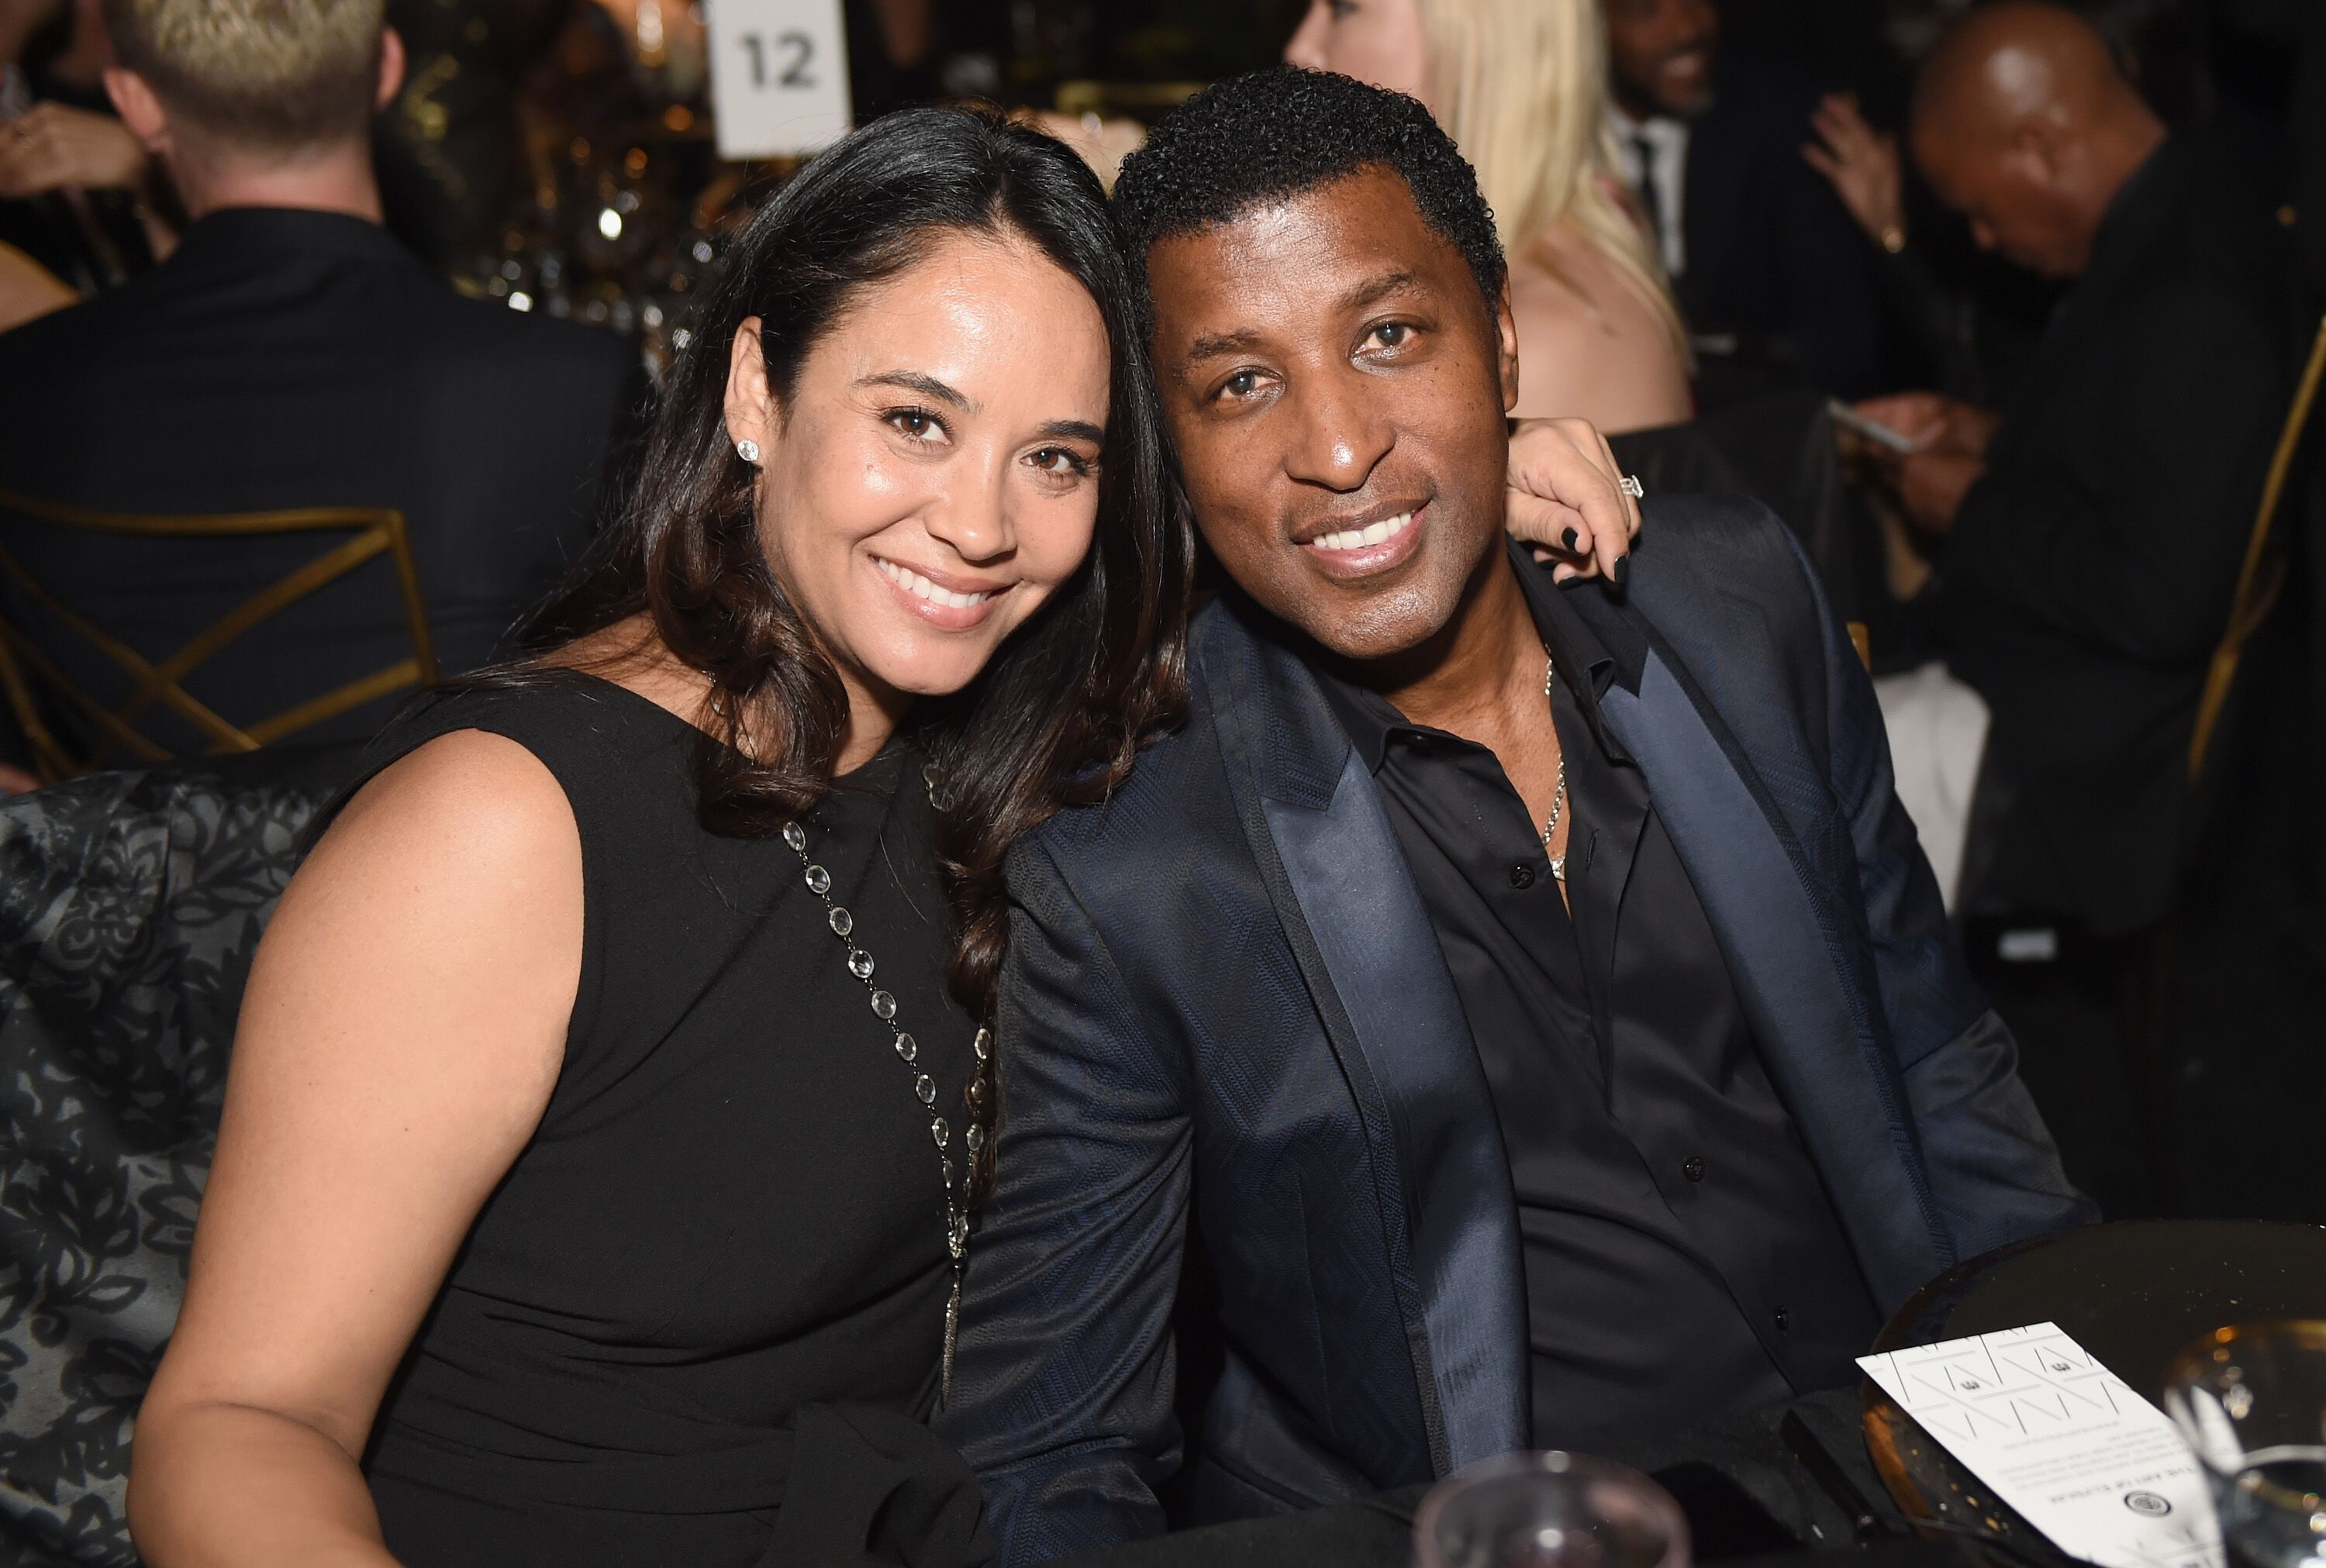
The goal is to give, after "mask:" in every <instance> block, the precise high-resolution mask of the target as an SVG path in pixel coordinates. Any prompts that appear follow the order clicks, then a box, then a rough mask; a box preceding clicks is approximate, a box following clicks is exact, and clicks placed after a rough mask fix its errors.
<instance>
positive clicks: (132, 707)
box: [0, 491, 436, 783]
mask: <svg viewBox="0 0 2326 1568" xmlns="http://www.w3.org/2000/svg"><path fill="white" fill-rule="evenodd" d="M0 517H11V518H15V519H19V520H21V521H23V522H24V523H27V524H33V525H36V526H46V527H54V528H69V529H78V530H80V531H83V532H87V533H114V534H121V535H125V536H128V537H133V538H144V539H164V538H167V539H216V540H228V539H245V538H249V537H251V536H253V535H256V534H282V533H320V534H344V535H346V537H345V539H344V540H342V541H341V542H340V543H336V544H333V545H332V546H331V547H330V549H328V550H326V551H325V552H323V553H321V555H318V556H316V557H314V558H313V559H312V560H311V561H307V562H306V563H305V564H303V565H302V566H299V567H297V568H295V569H293V571H290V572H288V573H286V574H284V576H283V577H281V578H279V579H277V580H275V581H274V582H272V583H270V584H268V585H267V586H266V587H265V588H264V589H260V590H259V591H258V592H256V593H255V594H252V595H251V596H250V597H249V598H246V599H244V600H243V601H242V602H241V603H240V604H238V605H237V606H235V607H234V608H232V609H230V610H228V612H227V613H226V614H225V615H223V616H221V617H219V619H218V620H217V621H215V622H213V623H212V624H211V625H210V626H208V627H206V628H204V629H203V630H202V631H200V632H199V633H197V634H196V635H195V636H192V637H191V638H190V639H188V640H187V641H186V642H185V644H183V645H181V646H180V647H179V648H178V649H177V650H176V651H174V652H172V653H170V654H165V655H163V657H162V658H160V659H159V660H153V659H148V658H146V657H145V656H144V654H140V653H138V652H137V651H136V650H135V649H134V648H132V647H131V646H130V645H128V644H127V643H126V642H124V641H123V640H122V639H121V637H120V636H117V635H116V634H115V633H114V632H112V631H108V630H107V629H106V628H105V627H103V626H98V625H97V624H95V623H94V622H92V621H90V620H89V619H88V617H85V616H83V615H81V614H79V612H77V611H75V610H74V609H72V608H70V606H68V605H66V604H65V603H64V602H63V601H62V600H61V599H60V598H58V597H57V595H56V593H55V592H54V591H53V590H52V589H51V588H50V587H49V586H48V585H46V584H43V583H42V582H41V581H39V580H37V579H36V578H35V577H34V576H33V573H32V572H30V571H27V570H26V569H25V568H24V566H23V564H22V563H21V562H20V561H18V560H17V559H16V556H15V554H14V552H12V551H9V550H7V549H6V548H5V547H0V585H5V587H6V588H7V589H10V590H12V591H13V592H14V594H16V595H18V596H21V598H22V599H23V602H25V603H27V604H29V605H34V606H37V607H39V608H40V609H41V610H42V612H43V614H44V615H45V616H46V617H48V618H49V619H50V620H51V622H53V623H54V624H55V625H57V626H60V627H62V628H64V629H65V630H67V631H69V632H70V634H72V635H73V636H78V637H79V638H80V639H81V640H82V641H83V642H85V643H87V644H88V645H89V646H90V647H91V648H93V649H94V650H96V652H97V653H98V654H99V655H101V656H102V657H103V658H104V659H105V660H106V661H107V662H108V663H112V664H114V665H116V666H117V667H118V668H119V669H120V670H121V672H122V673H124V674H126V676H128V678H129V680H130V682H131V686H130V691H129V693H128V695H127V696H126V697H124V698H122V699H120V700H117V701H115V702H113V703H110V704H108V703H107V702H105V701H103V700H100V699H98V697H97V696H95V695H93V694H92V693H91V692H89V691H88V690H87V689H86V688H85V687H83V686H82V685H81V684H80V683H79V682H76V681H75V680H74V679H73V678H72V677H71V676H70V675H69V674H68V673H66V672H65V670H64V669H63V668H62V667H61V665H60V663H59V662H58V661H57V660H56V659H55V658H54V657H53V656H51V654H50V653H49V652H47V651H46V650H44V649H42V647H41V646H40V645H37V644H36V643H34V642H33V639H32V638H31V637H30V636H27V635H26V634H25V632H24V631H23V628H22V627H21V626H17V625H16V624H15V623H14V620H12V619H11V618H10V617H8V615H7V614H6V613H5V609H0V689H5V692H6V695H7V700H8V705H9V708H10V709H11V710H13V711H14V714H15V718H16V722H17V723H18V724H19V725H20V726H22V727H23V732H24V738H25V739H26V740H27V741H28V742H30V744H31V746H32V748H33V768H34V771H35V772H36V773H38V774H39V775H41V777H42V780H43V781H44V782H49V783H53V782H55V781H56V780H58V779H60V778H68V777H70V776H72V775H75V774H79V773H87V772H88V771H89V770H91V769H93V768H98V767H103V766H106V765H108V764H109V763H111V762H114V761H116V760H117V759H124V758H130V759H136V760H142V761H147V762H161V761H166V760H168V759H169V758H170V757H171V756H172V752H171V751H170V750H169V749H168V748H167V747H164V746H163V745H162V744H161V743H160V742H159V741H157V740H155V739H154V738H153V736H152V735H150V734H148V733H147V732H146V731H145V730H144V729H142V728H139V725H138V721H139V719H141V718H144V716H146V715H148V714H150V713H152V712H153V711H154V710H156V709H157V708H159V709H163V710H167V711H169V712H170V713H172V714H173V715H175V716H176V717H177V718H178V719H181V720H182V721H183V722H184V723H186V724H188V725H190V726H191V727H192V728H194V729H195V730H197V731H198V732H200V735H201V736H202V737H203V738H204V740H205V741H206V742H207V747H206V749H207V750H209V751H210V752H231V751H256V750H257V749H258V748H259V747H262V746H267V745H271V744H273V743H274V742H275V741H279V740H283V739H284V738H288V737H290V736H293V735H295V734H297V733H298V732H299V731H301V730H302V729H306V728H311V727H312V726H314V725H317V724H321V723H323V722H324V721H325V720H327V719H335V718H337V717H339V716H340V714H342V713H346V712H348V711H349V710H353V709H356V708H359V707H361V706H363V705H364V704H365V703H367V702H370V701H373V700H377V699H378V698H381V697H385V696H386V695H388V694H389V693H391V692H395V691H403V690H405V688H412V689H414V690H417V689H420V688H422V687H425V686H430V685H433V684H434V683H435V680H436V655H435V651H434V649H433V645H431V643H430V641H429V636H428V616H427V608H426V606H425V604H424V603H423V600H422V598H421V593H420V578H419V574H418V572H417V571H415V570H414V567H413V561H412V543H411V539H410V537H409V535H408V533H407V531H406V530H405V524H404V515H403V514H402V513H400V512H395V511H390V510H387V509H386V508H381V507H367V506H315V507H300V508H296V509H293V510H289V511H280V512H226V513H216V514H211V515H144V514H137V513H126V512H91V511H87V510H84V509H82V508H80V507H77V506H56V505H54V504H52V503H50V502H46V501H36V500H33V499H32V498H30V497H28V496H14V495H9V494H7V493H6V492H5V491H0ZM383 555H385V556H386V557H387V558H388V564H389V566H390V567H391V568H392V570H393V571H395V581H396V589H397V595H398V598H399V601H400V603H401V606H402V608H403V612H404V619H405V630H406V632H407V633H408V634H409V636H410V641H411V652H410V654H408V655H407V656H405V658H402V659H399V660H397V661H396V662H395V663H391V664H388V665H386V666H385V667H384V668H381V669H378V670H375V671H373V672H371V673H369V674H366V675H361V676H358V677H357V678H356V679H354V680H352V681H348V682H342V683H341V684H340V685H337V686H334V687H332V688H330V690H329V691H320V692H317V693H316V694H315V695H313V696H312V697H309V698H306V699H304V700H302V701H299V702H295V703H293V704H292V705H291V706H290V707H288V708H285V709H283V710H281V711H279V712H275V713H270V714H266V715H265V716H263V717H259V718H256V719H238V720H237V719H227V718H225V717H223V716H221V715H220V714H219V713H218V712H216V711H215V710H212V709H211V708H210V707H209V704H207V703H205V702H203V701H202V700H200V699H199V698H197V697H195V696H194V695H193V694H192V693H191V692H189V691H187V690H186V688H185V686H184V684H183V682H184V681H185V679H186V677H187V676H188V675H190V674H191V673H193V671H195V670H196V669H198V668H199V667H200V665H201V664H203V663H205V662H207V661H208V660H209V659H210V658H212V657H214V656H215V655H216V654H218V653H219V651H220V650H221V649H223V648H225V647H226V646H227V645H228V644H230V643H232V642H233V641H234V640H235V639H236V638H237V637H239V636H242V635H243V634H244V633H246V632H248V631H249V630H251V629H252V628H253V627H255V626H258V625H259V624H261V623H262V622H264V621H265V620H267V619H268V618H269V617H274V616H276V615H280V614H281V613H282V612H283V611H284V610H285V609H287V608H290V607H291V606H292V605H294V604H296V603H298V602H299V601H300V600H301V599H302V598H306V597H307V596H308V595H310V594H312V593H314V592H315V591H317V590H318V589H321V588H323V587H325V586H326V585H328V584H330V583H333V582H336V581H338V580H340V578H343V577H345V576H347V575H348V574H349V572H351V571H355V570H356V569H357V568H358V567H359V566H361V565H363V564H364V563H365V562H366V561H371V560H373V559H375V558H377V557H379V556H383ZM43 693H45V694H46V695H48V696H49V697H50V698H51V700H53V701H54V703H55V704H56V705H57V707H56V708H54V709H52V708H51V707H49V706H47V705H45V704H44V703H43V702H42V695H43ZM58 710H69V711H70V712H71V713H72V714H73V715H74V716H75V717H76V719H78V720H79V722H80V723H81V725H82V726H83V727H84V728H86V729H87V731H88V734H89V737H90V739H89V741H88V746H87V747H85V748H83V749H79V750H76V749H75V748H74V747H72V746H70V744H68V743H67V741H66V740H65V739H64V738H62V737H60V735H59V734H58V733H57V731H56V728H55V727H54V726H53V725H51V723H50V722H49V715H50V713H51V712H53V711H58Z"/></svg>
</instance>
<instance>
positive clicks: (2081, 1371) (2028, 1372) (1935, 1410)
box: [1857, 1323, 2225, 1568]
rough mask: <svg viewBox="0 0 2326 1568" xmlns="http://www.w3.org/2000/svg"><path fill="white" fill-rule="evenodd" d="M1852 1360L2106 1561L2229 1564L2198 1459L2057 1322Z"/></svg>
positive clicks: (1934, 1432) (2156, 1566)
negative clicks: (2058, 1325)
mask: <svg viewBox="0 0 2326 1568" xmlns="http://www.w3.org/2000/svg"><path fill="white" fill-rule="evenodd" d="M1857 1364H1858V1365H1859V1366H1860V1367H1862V1368H1864V1369H1865V1374H1866V1376H1867V1377H1869V1378H1873V1379H1874V1380H1875V1382H1876V1383H1878V1384H1880V1385H1881V1386H1882V1390H1883V1392H1884V1393H1885V1394H1887V1395H1889V1396H1890V1397H1891V1398H1893V1399H1894V1400H1896V1401H1897V1402H1898V1406H1899V1407H1900V1408H1901V1409H1903V1410H1904V1411H1905V1412H1906V1414H1907V1415H1911V1416H1912V1417H1913V1418H1914V1419H1915V1420H1916V1421H1918V1422H1920V1423H1921V1425H1922V1426H1923V1428H1924V1429H1925V1430H1926V1431H1928V1432H1929V1433H1930V1434H1931V1436H1932V1437H1934V1438H1936V1439H1938V1441H1939V1442H1940V1443H1942V1444H1944V1445H1945V1447H1946V1450H1947V1452H1949V1453H1951V1454H1952V1455H1954V1457H1955V1458H1956V1459H1958V1460H1959V1461H1962V1462H1963V1464H1964V1465H1966V1466H1967V1467H1968V1469H1969V1470H1970V1471H1971V1472H1972V1473H1973V1474H1975V1475H1977V1477H1978V1478H1979V1480H1982V1481H1985V1482H1986V1484H1987V1485H1988V1486H1989V1487H1991V1488H1993V1489H1994V1491H1995V1495H1996V1497H1999V1498H2002V1499H2003V1500H2004V1501H2005V1502H2006V1503H2008V1504H2010V1505H2011V1506H2012V1507H2013V1508H2016V1509H2017V1510H2018V1511H2019V1513H2020V1515H2021V1517H2024V1518H2025V1519H2026V1521H2027V1522H2028V1523H2029V1524H2031V1525H2033V1526H2035V1527H2036V1528H2037V1529H2039V1530H2041V1531H2042V1532H2043V1534H2045V1535H2046V1536H2050V1537H2051V1538H2052V1543H2053V1544H2054V1545H2057V1546H2058V1547H2059V1548H2060V1549H2061V1551H2063V1552H2065V1553H2067V1554H2069V1555H2070V1556H2072V1557H2080V1558H2082V1559H2083V1560H2084V1561H2086V1562H2088V1563H2099V1564H2101V1568H2225V1560H2224V1558H2225V1554H2224V1553H2223V1552H2222V1549H2221V1533H2220V1527H2219V1525H2218V1524H2216V1523H2215V1521H2214V1518H2213V1503H2212V1498H2211V1495H2210V1492H2209V1490H2208V1488H2207V1483H2206V1480H2205V1475H2204V1472H2203V1471H2201V1470H2200V1469H2199V1468H2198V1464H2197V1460H2196V1456H2195V1455H2194V1454H2192V1453H2191V1452H2189V1445H2188V1444H2187V1443H2184V1442H2182V1438H2181V1433H2180V1431H2179V1429H2178V1428H2176V1427H2175V1426H2174V1425H2173V1424H2172V1422H2171V1421H2169V1420H2168V1419H2166V1418H2165V1415H2164V1414H2163V1412H2162V1411H2160V1410H2158V1409H2157V1408H2156V1406H2154V1405H2151V1404H2150V1403H2149V1402H2148V1401H2147V1400H2145V1399H2143V1398H2142V1397H2141V1396H2139V1395H2137V1394H2135V1393H2134V1392H2133V1391H2132V1390H2131V1389H2130V1388H2129V1387H2126V1385H2125V1382H2124V1380H2123V1379H2122V1378H2118V1377H2117V1375H2116V1374H2115V1373H2113V1372H2111V1371H2109V1370H2108V1369H2107V1368H2106V1367H2104V1366H2102V1365H2100V1363H2099V1362H2098V1360H2097V1359H2094V1358H2093V1356H2092V1355H2091V1353H2090V1352H2089V1351H2088V1350H2085V1349H2084V1348H2083V1347H2082V1346H2081V1345H2079V1344H2078V1343H2076V1341H2074V1340H2073V1339H2071V1338H2070V1337H2069V1336H2068V1335H2067V1334H2065V1333H2063V1332H2061V1330H2060V1329H2059V1328H2058V1327H2057V1326H2056V1325H2055V1324H2052V1323H2035V1324H2033V1325H2031V1326H2030V1327H2027V1328H2024V1329H2006V1330H2005V1331H2002V1332H2000V1333H1994V1334H1977V1335H1974V1336H1973V1337H1971V1338H1969V1339H1963V1340H1949V1341H1945V1342H1943V1343H1941V1344H1936V1345H1923V1346H1921V1347H1919V1348H1917V1349H1915V1350H1896V1351H1893V1352H1891V1353H1890V1354H1888V1355H1881V1356H1863V1357H1860V1358H1859V1359H1858V1362H1857Z"/></svg>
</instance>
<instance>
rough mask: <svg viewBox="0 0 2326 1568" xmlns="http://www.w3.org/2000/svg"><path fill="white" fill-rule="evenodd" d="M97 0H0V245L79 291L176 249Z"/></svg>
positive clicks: (117, 280)
mask: <svg viewBox="0 0 2326 1568" xmlns="http://www.w3.org/2000/svg"><path fill="white" fill-rule="evenodd" d="M112 63H113V49H112V45H111V43H110V42H108V41H107V37H106V33H105V26H104V22H103V18H102V17H101V16H100V14H99V12H98V0H0V244H7V245H12V246H15V247H16V248H17V249H19V250H22V251H23V252H24V253H25V254H26V255H29V256H31V257H32V259H33V260H34V261H35V262H37V263H39V264H41V265H42V267H43V268H45V269H46V270H47V271H48V272H50V273H51V274H54V275H55V276H56V277H58V278H59V279H60V280H62V281H63V282H64V283H66V284H67V285H69V286H70V287H71V288H72V289H74V290H75V291H76V292H79V293H82V294H91V293H95V292H98V290H100V289H107V288H114V287H117V286H119V285H120V284H122V283H126V282H127V281H128V280H129V279H130V278H132V277H135V276H136V275H137V274H139V273H142V272H144V270H145V269H146V268H148V267H150V266H152V265H153V264H154V260H155V258H156V257H157V256H160V255H166V254H167V253H168V250H169V247H170V246H171V245H172V243H173V242H174V240H175V237H176V230H177V215H176V213H175V212H174V210H173V208H172V201H171V199H170V197H169V195H168V188H167V182H166V181H163V180H161V179H159V178H158V177H157V171H155V170H154V168H153V166H152V163H151V162H150V161H149V160H148V159H147V157H146V154H145V149H144V146H142V145H141V144H139V143H138V140H137V138H136V137H135V135H131V134H130V132H129V130H128V128H127V127H126V126H125V125H122V123H121V122H120V120H119V119H117V118H116V117H115V116H114V114H113V109H112V106H111V105H110V104H108V103H107V101H106V96H105V88H104V84H103V81H102V76H103V73H104V71H105V69H106V67H107V66H108V65H110V64H112Z"/></svg>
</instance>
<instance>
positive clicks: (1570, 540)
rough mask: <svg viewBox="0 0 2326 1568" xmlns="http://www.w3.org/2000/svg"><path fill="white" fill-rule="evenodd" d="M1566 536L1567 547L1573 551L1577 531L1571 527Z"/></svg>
mask: <svg viewBox="0 0 2326 1568" xmlns="http://www.w3.org/2000/svg"><path fill="white" fill-rule="evenodd" d="M1565 537H1566V540H1567V548H1568V551H1569V552H1572V551H1573V550H1574V549H1575V542H1576V540H1577V537H1578V535H1577V533H1576V532H1575V530H1574V529H1572V528H1569V529H1568V531H1567V533H1566V535H1565Z"/></svg>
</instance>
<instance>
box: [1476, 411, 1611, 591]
mask: <svg viewBox="0 0 2326 1568" xmlns="http://www.w3.org/2000/svg"><path fill="white" fill-rule="evenodd" d="M1623 478H1624V470H1623V469H1622V467H1621V466H1620V465H1619V464H1617V462H1616V461H1615V454H1614V452H1613V451H1612V450H1609V448H1608V446H1607V440H1606V438H1605V436H1603V435H1601V434H1600V433H1599V431H1598V429H1597V427H1596V426H1594V425H1593V424H1592V423H1591V422H1590V421H1589V420H1584V419H1524V420H1521V421H1519V422H1518V423H1517V425H1516V427H1515V428H1514V429H1513V430H1512V432H1511V459H1510V477H1509V479H1508V481H1507V484H1508V489H1507V492H1506V494H1505V496H1504V512H1503V522H1504V524H1505V525H1506V526H1507V527H1508V528H1509V529H1510V532H1511V536H1512V538H1514V539H1516V540H1518V541H1519V542H1520V543H1523V544H1531V545H1533V546H1534V547H1535V552H1534V558H1535V559H1536V560H1537V561H1556V562H1557V563H1558V564H1557V565H1556V566H1555V567H1553V568H1552V571H1551V576H1552V577H1553V578H1554V579H1556V580H1559V581H1562V582H1563V581H1565V580H1567V579H1568V578H1570V577H1597V576H1599V575H1601V574H1602V573H1605V575H1607V576H1609V577H1614V578H1616V580H1618V581H1620V580H1622V579H1621V575H1620V572H1621V569H1622V564H1623V562H1624V559H1625V557H1627V556H1629V555H1630V554H1631V552H1632V541H1633V539H1635V538H1637V537H1638V535H1639V532H1640V504H1639V503H1638V502H1637V501H1635V500H1633V498H1632V497H1631V496H1629V495H1627V494H1625V493H1624V490H1623V488H1622V481H1623Z"/></svg>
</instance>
